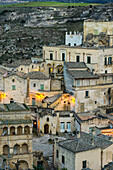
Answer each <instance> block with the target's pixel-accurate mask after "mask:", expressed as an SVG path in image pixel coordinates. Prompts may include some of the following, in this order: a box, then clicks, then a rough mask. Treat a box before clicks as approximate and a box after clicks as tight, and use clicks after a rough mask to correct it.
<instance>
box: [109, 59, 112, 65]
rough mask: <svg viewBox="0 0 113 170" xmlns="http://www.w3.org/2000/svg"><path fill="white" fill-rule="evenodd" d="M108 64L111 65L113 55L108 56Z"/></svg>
mask: <svg viewBox="0 0 113 170" xmlns="http://www.w3.org/2000/svg"><path fill="white" fill-rule="evenodd" d="M108 64H109V65H111V64H112V57H108Z"/></svg>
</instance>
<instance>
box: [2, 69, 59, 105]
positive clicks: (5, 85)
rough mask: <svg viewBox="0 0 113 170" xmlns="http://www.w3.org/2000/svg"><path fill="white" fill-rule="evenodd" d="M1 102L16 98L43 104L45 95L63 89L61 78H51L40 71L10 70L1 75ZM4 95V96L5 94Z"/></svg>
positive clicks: (19, 100) (22, 101) (21, 100)
mask: <svg viewBox="0 0 113 170" xmlns="http://www.w3.org/2000/svg"><path fill="white" fill-rule="evenodd" d="M0 81H1V85H2V90H1V94H2V98H1V101H0V102H1V103H9V102H10V100H14V101H16V102H20V103H26V104H29V105H31V104H33V105H35V104H38V105H39V106H40V105H41V101H42V99H44V98H45V96H49V94H50V96H51V95H54V93H58V92H60V91H61V80H59V79H54V78H49V77H48V76H46V75H45V74H44V73H42V72H40V71H34V72H29V73H23V72H14V71H13V72H8V73H6V74H5V75H4V76H3V75H1V80H0ZM3 95H4V96H3Z"/></svg>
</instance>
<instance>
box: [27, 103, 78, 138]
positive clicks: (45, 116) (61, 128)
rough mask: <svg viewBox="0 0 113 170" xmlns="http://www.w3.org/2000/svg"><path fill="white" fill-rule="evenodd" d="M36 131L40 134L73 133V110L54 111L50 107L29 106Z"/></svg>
mask: <svg viewBox="0 0 113 170" xmlns="http://www.w3.org/2000/svg"><path fill="white" fill-rule="evenodd" d="M30 108H31V110H32V114H33V115H34V116H33V117H34V120H37V131H38V133H41V134H53V135H55V134H61V133H73V132H74V131H75V122H74V112H71V111H69V110H62V111H60V110H59V111H54V109H51V108H41V107H39V108H38V107H36V106H35V107H33V106H30Z"/></svg>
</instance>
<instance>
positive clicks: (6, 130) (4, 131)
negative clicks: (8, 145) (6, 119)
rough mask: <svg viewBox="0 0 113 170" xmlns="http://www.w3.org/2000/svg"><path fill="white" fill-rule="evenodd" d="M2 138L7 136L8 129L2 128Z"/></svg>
mask: <svg viewBox="0 0 113 170" xmlns="http://www.w3.org/2000/svg"><path fill="white" fill-rule="evenodd" d="M2 135H3V136H6V135H8V128H7V127H4V128H3V133H2Z"/></svg>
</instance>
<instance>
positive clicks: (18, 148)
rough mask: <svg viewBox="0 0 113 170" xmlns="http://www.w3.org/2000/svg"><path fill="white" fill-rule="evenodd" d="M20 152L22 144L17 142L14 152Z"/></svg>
mask: <svg viewBox="0 0 113 170" xmlns="http://www.w3.org/2000/svg"><path fill="white" fill-rule="evenodd" d="M19 153H20V145H18V144H16V145H14V154H19Z"/></svg>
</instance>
